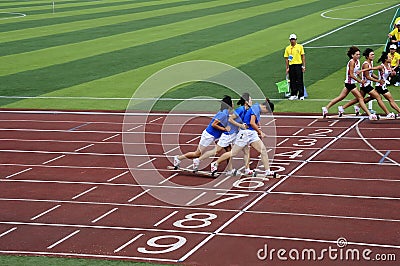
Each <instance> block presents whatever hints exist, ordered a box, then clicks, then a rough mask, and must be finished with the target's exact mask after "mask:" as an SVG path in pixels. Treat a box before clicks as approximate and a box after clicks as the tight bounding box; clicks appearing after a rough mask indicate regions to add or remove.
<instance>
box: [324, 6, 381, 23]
mask: <svg viewBox="0 0 400 266" xmlns="http://www.w3.org/2000/svg"><path fill="white" fill-rule="evenodd" d="M386 3H388V2H383V3H374V4H367V5H358V6H349V7H342V8H336V9H331V10H328V11H325V12H322V13H321V17H323V18H327V19H336V20H359V19H358V18H336V17H329V16H326V15H325V14H328V13H330V12H333V11H338V10H345V9H351V8H356V7H362V6H372V5H382V4H386Z"/></svg>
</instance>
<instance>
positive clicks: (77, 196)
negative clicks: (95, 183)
mask: <svg viewBox="0 0 400 266" xmlns="http://www.w3.org/2000/svg"><path fill="white" fill-rule="evenodd" d="M96 188H97V187H92V188H89V189H88V190H85V191H83V192H82V193H80V194H78V195H76V196H74V197H72V199H77V198H79V197H80V196H83V195H85V194H87V193H89V192H90V191H92V190H95V189H96Z"/></svg>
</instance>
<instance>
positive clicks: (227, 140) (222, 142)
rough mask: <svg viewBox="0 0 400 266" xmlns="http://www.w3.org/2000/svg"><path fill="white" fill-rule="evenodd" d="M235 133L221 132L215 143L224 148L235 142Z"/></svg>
mask: <svg viewBox="0 0 400 266" xmlns="http://www.w3.org/2000/svg"><path fill="white" fill-rule="evenodd" d="M236 136H237V134H236V133H233V134H222V135H221V137H220V138H219V140H218V143H217V145H218V146H220V147H222V148H226V147H228V146H229V145H231V144H233V143H235V140H236Z"/></svg>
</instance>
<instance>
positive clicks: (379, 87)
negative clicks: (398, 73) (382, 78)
mask: <svg viewBox="0 0 400 266" xmlns="http://www.w3.org/2000/svg"><path fill="white" fill-rule="evenodd" d="M375 89H376V91H377V92H378V93H379V94H385V93H388V92H389V90H388V89H386V88H385V89H383V88H382V86H376V87H375Z"/></svg>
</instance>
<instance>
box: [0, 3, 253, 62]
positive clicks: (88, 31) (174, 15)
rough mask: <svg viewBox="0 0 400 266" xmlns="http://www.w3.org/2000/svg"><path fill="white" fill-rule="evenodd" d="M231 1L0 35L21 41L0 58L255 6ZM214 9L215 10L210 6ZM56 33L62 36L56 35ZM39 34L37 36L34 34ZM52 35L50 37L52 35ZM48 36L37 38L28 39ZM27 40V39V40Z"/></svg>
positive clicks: (1, 48)
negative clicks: (59, 27) (32, 36)
mask: <svg viewBox="0 0 400 266" xmlns="http://www.w3.org/2000/svg"><path fill="white" fill-rule="evenodd" d="M231 3H232V1H218V2H217V3H200V4H193V5H189V6H183V7H174V8H167V9H162V10H157V11H149V12H144V13H140V14H138V15H135V16H132V15H124V16H118V17H117V18H115V17H111V18H102V19H95V20H89V21H87V22H85V23H82V22H73V23H66V24H63V26H62V27H61V30H59V31H58V29H57V26H52V27H50V26H48V27H43V28H42V29H41V30H40V31H39V30H38V29H36V28H35V29H27V30H20V31H17V32H13V33H11V34H10V35H11V38H10V36H9V35H7V37H6V35H5V34H4V33H3V35H2V34H0V40H1V39H2V38H3V39H7V40H9V39H12V37H14V39H15V38H20V39H23V40H18V41H7V42H3V43H0V55H1V56H5V55H11V54H18V53H23V52H29V51H34V50H40V49H45V48H49V47H53V46H58V45H65V44H68V43H78V42H83V41H86V40H91V39H96V38H100V37H104V36H109V35H116V34H121V33H125V32H133V31H135V30H141V29H145V28H151V27H156V26H159V25H166V24H171V23H175V22H179V21H183V20H188V19H191V18H196V17H202V16H206V15H211V14H217V13H224V12H228V11H232V10H236V9H241V8H245V7H249V6H251V5H257V4H258V3H257V1H252V2H250V3H249V2H248V1H246V0H243V2H238V3H234V4H231ZM211 5H214V6H211ZM57 32H62V33H59V34H56V33H57ZM36 33H39V34H36ZM52 33H53V34H52ZM44 34H46V35H50V34H52V35H51V36H42V37H36V38H29V37H30V36H31V35H44ZM26 38H28V39H26Z"/></svg>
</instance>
